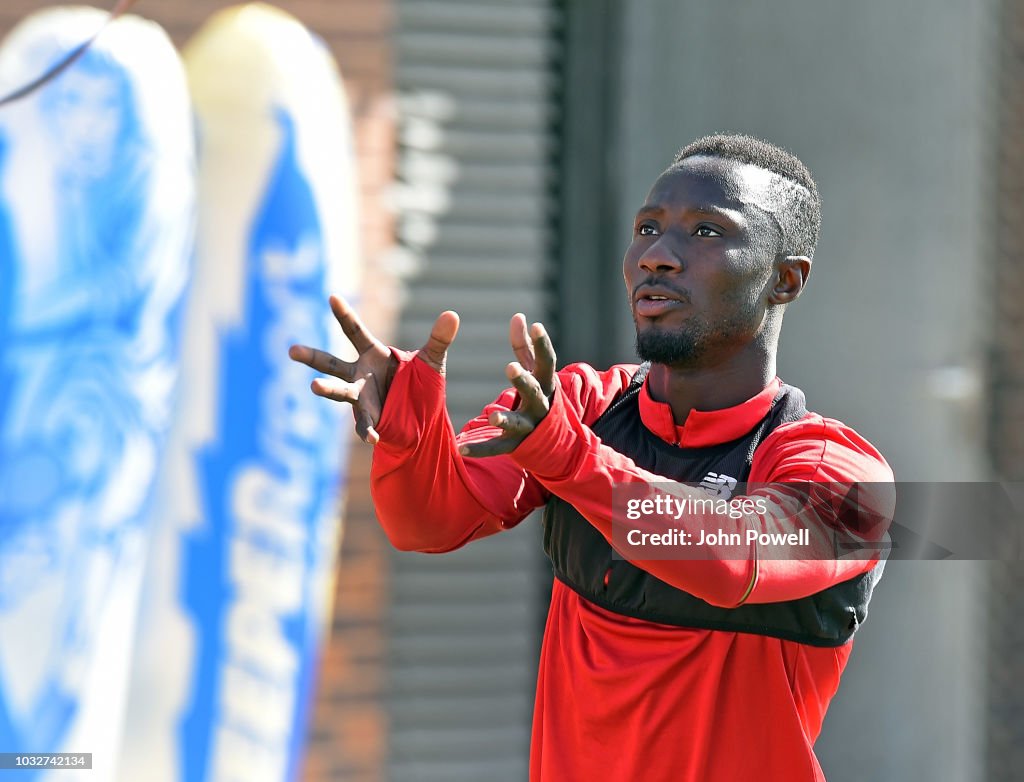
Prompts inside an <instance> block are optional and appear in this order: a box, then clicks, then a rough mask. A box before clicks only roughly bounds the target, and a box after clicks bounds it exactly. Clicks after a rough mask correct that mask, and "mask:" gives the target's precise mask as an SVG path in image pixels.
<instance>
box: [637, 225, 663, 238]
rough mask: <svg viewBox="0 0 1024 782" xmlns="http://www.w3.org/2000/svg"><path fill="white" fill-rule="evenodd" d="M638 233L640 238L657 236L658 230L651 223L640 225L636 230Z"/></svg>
mask: <svg viewBox="0 0 1024 782" xmlns="http://www.w3.org/2000/svg"><path fill="white" fill-rule="evenodd" d="M636 232H637V234H638V235H640V236H657V234H658V229H657V228H655V227H654V226H653V225H651V224H650V223H640V225H638V226H637V228H636Z"/></svg>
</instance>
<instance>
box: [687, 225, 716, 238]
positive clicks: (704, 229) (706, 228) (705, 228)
mask: <svg viewBox="0 0 1024 782" xmlns="http://www.w3.org/2000/svg"><path fill="white" fill-rule="evenodd" d="M693 235H694V236H721V235H722V234H721V233H720V232H719V231H716V230H715V229H714V228H712V227H711V226H710V225H698V226H697V230H696V231H694V232H693Z"/></svg>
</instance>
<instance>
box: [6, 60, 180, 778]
mask: <svg viewBox="0 0 1024 782" xmlns="http://www.w3.org/2000/svg"><path fill="white" fill-rule="evenodd" d="M28 103H29V105H28V106H27V108H26V110H25V111H22V112H21V113H18V114H5V115H4V116H0V638H3V643H2V644H0V751H5V752H11V751H38V752H53V751H61V750H63V749H64V741H65V739H66V738H67V736H68V733H69V731H70V730H71V728H72V726H73V724H74V723H75V720H76V719H78V718H79V716H80V715H81V713H82V709H83V708H84V704H83V698H84V697H85V695H84V694H85V692H86V691H87V690H89V689H92V690H95V689H96V688H97V687H100V686H102V681H103V677H104V676H106V675H107V673H104V672H103V671H102V666H103V664H104V663H103V660H102V659H101V658H102V656H103V654H104V653H103V652H102V651H101V650H102V649H104V648H106V649H109V648H112V646H119V647H120V648H126V647H125V645H127V644H130V642H131V626H130V624H129V623H128V622H127V621H124V622H123V624H124V627H123V628H122V629H121V632H122V633H123V638H112V637H111V636H110V635H109V634H107V635H106V636H104V635H103V633H104V628H108V629H109V624H110V621H111V620H110V617H111V616H114V615H116V616H118V617H121V616H123V617H124V618H125V619H131V618H132V605H133V603H132V599H131V596H130V595H127V594H125V584H126V583H127V582H126V581H125V578H126V577H129V576H131V574H135V575H134V576H132V577H134V578H135V580H136V581H137V577H138V573H139V572H140V571H139V563H140V562H141V555H142V552H143V551H144V546H145V533H146V522H147V519H148V510H149V506H150V497H151V494H152V488H153V485H154V479H155V476H156V473H157V469H158V466H159V462H160V455H161V449H162V445H163V441H164V437H165V434H166V432H167V429H168V426H169V423H170V407H171V404H172V397H173V392H174V382H175V370H176V364H177V358H178V356H177V351H178V326H179V323H178V321H179V309H180V303H181V300H182V294H183V291H184V288H185V284H186V281H187V277H188V262H189V258H190V255H191V249H190V240H191V220H192V209H193V205H192V201H191V191H190V190H189V189H188V188H186V191H185V192H183V193H177V194H175V196H174V197H172V198H166V197H165V198H162V199H160V200H161V202H162V204H163V209H164V211H163V212H162V213H159V214H157V213H156V211H155V210H154V209H153V207H152V204H153V203H154V200H156V197H155V193H156V190H157V188H158V187H159V185H158V184H157V179H156V177H155V176H154V168H155V167H158V166H159V165H160V163H159V161H158V160H157V159H156V155H155V153H154V151H153V149H152V142H151V139H150V138H149V136H148V135H147V133H146V131H145V128H144V125H143V122H142V120H141V119H140V117H139V115H138V109H137V105H136V96H135V94H134V87H133V84H132V81H131V79H130V75H129V71H128V70H127V69H126V68H125V67H124V66H123V65H122V64H120V63H119V62H117V61H116V60H115V59H113V58H112V57H111V56H110V55H109V54H108V53H106V52H105V51H104V50H102V48H94V49H91V50H89V52H88V53H87V54H85V56H83V57H82V58H81V59H80V60H79V61H78V62H77V63H76V65H75V66H74V67H73V68H71V69H69V70H68V71H67V72H65V73H64V74H63V75H62V76H61V78H59V79H56V80H55V81H53V82H52V83H51V84H50V85H48V86H47V87H46V88H45V89H43V90H42V91H40V92H39V93H38V94H37V95H36V96H34V97H33V98H31V99H30V101H29V102H28ZM16 161H17V163H18V164H19V165H20V168H18V166H17V165H16ZM164 195H166V194H164ZM126 574H128V576H126ZM111 610H113V611H114V614H111V613H110V611H111ZM118 621H119V622H120V620H118ZM119 675H120V676H122V677H123V676H125V674H124V672H123V671H122V672H120V674H119ZM116 691H117V688H116V687H113V686H111V687H109V688H108V692H110V693H111V694H112V695H111V697H113V693H115V692H116ZM92 713H94V714H97V713H98V712H92ZM85 749H86V751H87V750H88V748H85ZM20 776H21V778H23V779H24V780H25V782H30V780H32V779H34V778H35V777H36V776H37V775H36V774H35V773H34V772H29V771H26V772H22V773H21V775H20Z"/></svg>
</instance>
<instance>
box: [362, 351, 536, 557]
mask: <svg viewBox="0 0 1024 782" xmlns="http://www.w3.org/2000/svg"><path fill="white" fill-rule="evenodd" d="M394 352H395V355H396V356H397V357H398V358H399V359H400V361H401V366H400V368H399V370H398V372H397V373H396V375H395V378H394V380H393V381H392V384H391V388H390V390H389V392H388V397H387V401H386V403H385V405H384V410H383V414H382V416H381V420H380V424H379V427H378V431H379V434H380V438H381V439H380V442H379V443H378V444H377V445H376V446H375V450H374V456H373V465H372V467H371V472H370V490H371V493H372V496H373V500H374V506H375V508H376V511H377V517H378V519H379V521H380V524H381V526H382V527H383V529H384V531H385V532H386V533H387V535H388V538H389V540H390V541H391V543H392V545H394V546H395V547H396V548H398V549H402V550H406V551H424V552H435V553H439V552H444V551H451V550H452V549H456V548H459V547H460V546H462V545H465V544H466V543H468V542H469V541H471V540H475V539H477V538H482V537H486V536H487V535H492V534H494V533H496V532H500V531H501V530H502V529H504V528H506V527H508V526H511V525H512V524H514V523H515V522H517V521H519V519H520V518H522V516H524V515H526V513H528V512H529V510H531V509H532V507H533V505H532V504H528V505H523V504H522V503H523V499H524V498H523V495H524V487H523V482H524V479H525V476H524V473H523V471H522V470H521V469H520V468H519V467H518V466H517V465H515V464H514V463H513V462H511V460H508V459H503V460H500V461H498V460H492V461H491V462H486V463H481V462H469V463H467V461H466V460H464V459H463V458H462V457H461V456H459V454H458V452H457V450H456V435H455V433H454V431H453V429H452V425H451V422H450V420H449V419H448V414H447V412H446V410H445V399H444V378H443V377H442V376H441V375H440V374H438V373H437V372H436V371H435V370H433V369H432V368H431V367H429V366H427V365H426V364H425V363H423V362H422V361H420V360H418V359H416V358H415V357H414V355H413V354H410V353H404V352H401V351H394ZM534 493H536V489H534ZM526 494H529V492H526Z"/></svg>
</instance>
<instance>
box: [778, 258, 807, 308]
mask: <svg viewBox="0 0 1024 782" xmlns="http://www.w3.org/2000/svg"><path fill="white" fill-rule="evenodd" d="M810 276H811V259H810V258H808V257H807V256H806V255H784V256H780V257H779V259H778V260H777V261H776V264H775V284H774V285H773V286H772V289H771V291H769V294H768V301H769V303H771V304H789V302H791V301H793V300H794V299H795V298H796V297H797V296H799V295H800V293H801V292H802V291H803V289H804V285H806V284H807V278H808V277H810Z"/></svg>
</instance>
